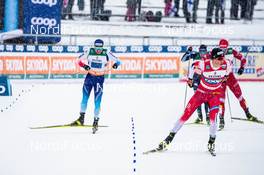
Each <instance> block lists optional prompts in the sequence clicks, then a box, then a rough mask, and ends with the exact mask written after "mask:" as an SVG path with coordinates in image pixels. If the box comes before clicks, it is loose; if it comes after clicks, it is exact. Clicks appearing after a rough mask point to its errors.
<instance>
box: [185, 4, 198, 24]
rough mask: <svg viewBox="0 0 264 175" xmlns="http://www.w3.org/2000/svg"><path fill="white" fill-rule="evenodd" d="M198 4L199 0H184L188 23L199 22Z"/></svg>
mask: <svg viewBox="0 0 264 175" xmlns="http://www.w3.org/2000/svg"><path fill="white" fill-rule="evenodd" d="M198 5H199V0H183V14H184V17H185V19H186V22H187V23H190V22H194V23H197V10H198ZM191 18H192V20H191Z"/></svg>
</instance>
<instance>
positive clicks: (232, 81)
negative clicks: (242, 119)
mask: <svg viewBox="0 0 264 175" xmlns="http://www.w3.org/2000/svg"><path fill="white" fill-rule="evenodd" d="M228 46H229V43H228V41H227V40H226V39H221V40H220V41H219V47H220V48H221V49H223V50H224V52H225V55H229V54H232V55H233V57H234V58H236V59H238V60H240V63H241V64H240V68H239V69H238V71H237V74H238V75H242V74H243V72H244V69H245V65H246V62H247V61H246V58H245V57H243V55H242V54H241V53H239V52H238V51H236V50H235V49H233V48H230V47H228ZM223 85H224V86H225V89H226V86H228V87H229V89H230V90H231V91H232V93H233V94H234V95H235V96H236V98H237V99H238V101H239V103H240V106H241V108H242V109H243V110H244V112H245V114H246V117H247V119H248V120H251V121H257V120H258V119H257V118H256V117H254V116H253V115H252V114H251V113H250V112H249V107H248V106H247V104H246V100H245V98H244V97H243V95H242V91H241V88H240V86H239V84H238V81H237V79H236V78H235V75H234V73H233V72H230V74H229V75H228V79H227V81H226V83H225V84H223ZM221 110H222V112H221V114H220V116H219V117H220V124H219V128H221V129H223V128H224V126H225V121H224V114H225V94H224V95H223V97H222V98H221Z"/></svg>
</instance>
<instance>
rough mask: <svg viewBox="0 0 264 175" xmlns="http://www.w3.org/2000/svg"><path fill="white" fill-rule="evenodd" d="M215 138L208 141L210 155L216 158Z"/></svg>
mask: <svg viewBox="0 0 264 175" xmlns="http://www.w3.org/2000/svg"><path fill="white" fill-rule="evenodd" d="M214 142H215V137H211V136H210V138H209V141H208V145H207V147H208V151H209V153H210V154H211V155H212V156H216V154H215V143H214Z"/></svg>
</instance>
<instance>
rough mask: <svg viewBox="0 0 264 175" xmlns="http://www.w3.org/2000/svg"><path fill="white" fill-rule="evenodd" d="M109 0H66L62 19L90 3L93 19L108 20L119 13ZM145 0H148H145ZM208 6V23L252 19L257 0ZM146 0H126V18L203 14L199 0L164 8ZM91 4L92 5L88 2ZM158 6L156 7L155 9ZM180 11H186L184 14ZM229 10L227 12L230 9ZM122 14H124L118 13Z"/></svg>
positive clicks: (175, 1)
mask: <svg viewBox="0 0 264 175" xmlns="http://www.w3.org/2000/svg"><path fill="white" fill-rule="evenodd" d="M105 1H106V0H89V1H88V0H63V10H62V19H69V20H73V19H74V18H73V16H78V15H81V14H76V13H73V12H72V9H73V5H74V4H76V5H77V6H78V9H79V10H80V11H83V10H84V9H85V8H86V6H89V7H90V14H89V16H90V18H91V20H104V21H108V20H109V18H110V17H111V16H117V15H116V13H115V12H113V14H112V10H109V9H108V10H107V9H105ZM143 1H144V0H143ZM200 1H201V0H200ZM206 1H207V2H206V3H207V7H206V9H203V10H204V11H205V13H206V17H205V20H204V22H206V23H207V24H212V23H215V24H224V23H225V19H230V20H240V19H243V20H245V21H252V19H253V14H254V7H255V6H256V4H257V0H230V1H229V2H228V3H229V4H231V7H230V8H228V9H227V8H226V3H227V2H226V1H227V0H206ZM142 3H143V2H142V0H126V4H124V5H125V6H126V13H125V14H123V15H124V20H126V21H155V22H159V21H161V19H162V18H163V17H175V18H185V21H186V22H187V23H197V18H199V15H198V11H199V10H201V8H200V7H199V0H182V1H181V0H164V4H163V5H162V6H161V7H160V9H158V10H156V9H153V10H152V9H149V10H142ZM88 4H89V5H88ZM155 10H156V11H155ZM180 11H182V12H181V13H182V14H183V15H180ZM227 11H229V13H228V14H229V15H228V16H227V15H226V14H227V13H226V12H227ZM118 15H119V16H122V15H120V14H118Z"/></svg>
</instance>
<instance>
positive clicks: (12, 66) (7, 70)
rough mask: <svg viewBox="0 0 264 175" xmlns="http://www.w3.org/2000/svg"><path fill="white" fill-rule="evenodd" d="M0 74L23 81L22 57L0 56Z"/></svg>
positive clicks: (23, 64)
mask: <svg viewBox="0 0 264 175" xmlns="http://www.w3.org/2000/svg"><path fill="white" fill-rule="evenodd" d="M0 73H1V74H2V75H7V76H8V78H11V79H24V78H25V63H24V56H16V57H14V56H0Z"/></svg>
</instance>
